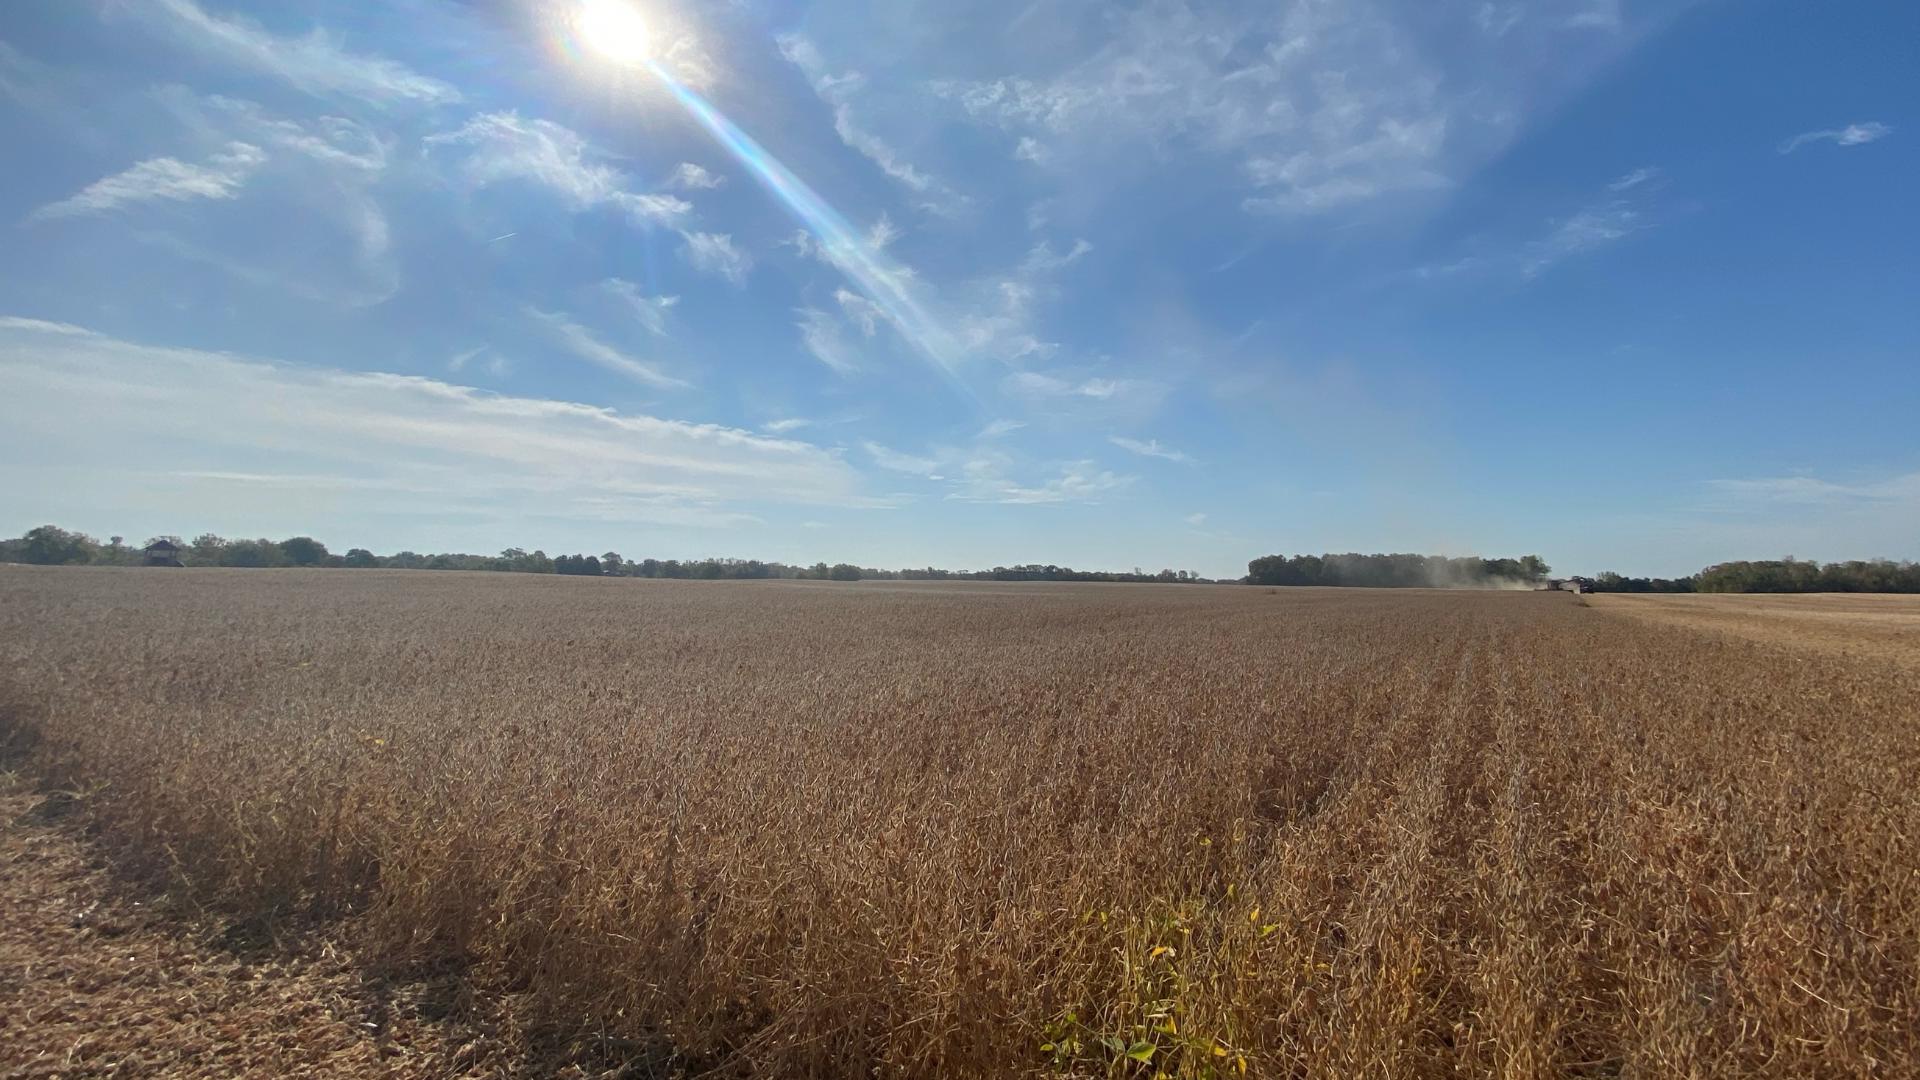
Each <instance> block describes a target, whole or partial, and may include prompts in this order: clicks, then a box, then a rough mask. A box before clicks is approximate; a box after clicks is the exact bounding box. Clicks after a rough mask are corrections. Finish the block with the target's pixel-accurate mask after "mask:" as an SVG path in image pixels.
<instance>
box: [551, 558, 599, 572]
mask: <svg viewBox="0 0 1920 1080" xmlns="http://www.w3.org/2000/svg"><path fill="white" fill-rule="evenodd" d="M553 572H554V573H556V574H572V575H575V576H580V577H599V576H600V573H601V570H600V560H599V559H596V558H594V557H593V556H591V555H562V556H560V557H559V558H557V559H555V560H553Z"/></svg>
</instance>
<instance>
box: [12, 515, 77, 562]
mask: <svg viewBox="0 0 1920 1080" xmlns="http://www.w3.org/2000/svg"><path fill="white" fill-rule="evenodd" d="M20 540H21V544H20V558H21V560H22V561H23V562H29V563H35V564H37V565H40V566H65V565H68V564H71V563H85V562H92V561H93V556H94V551H95V545H94V542H93V538H92V537H90V536H88V535H87V534H86V533H78V532H68V531H67V530H65V529H62V528H60V527H59V526H57V525H41V526H38V527H36V528H32V529H28V530H27V533H26V535H25V536H22V537H21V538H20Z"/></svg>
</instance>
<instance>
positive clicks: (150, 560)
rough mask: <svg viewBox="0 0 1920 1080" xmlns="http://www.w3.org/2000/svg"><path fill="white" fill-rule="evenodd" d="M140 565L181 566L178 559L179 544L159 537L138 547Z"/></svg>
mask: <svg viewBox="0 0 1920 1080" xmlns="http://www.w3.org/2000/svg"><path fill="white" fill-rule="evenodd" d="M140 565H142V566H183V565H185V564H184V563H182V562H181V561H180V545H179V544H176V543H174V542H173V541H171V540H169V539H167V538H166V537H164V536H163V537H161V538H159V539H158V540H155V541H154V542H153V543H151V544H148V545H147V546H146V547H144V548H141V549H140Z"/></svg>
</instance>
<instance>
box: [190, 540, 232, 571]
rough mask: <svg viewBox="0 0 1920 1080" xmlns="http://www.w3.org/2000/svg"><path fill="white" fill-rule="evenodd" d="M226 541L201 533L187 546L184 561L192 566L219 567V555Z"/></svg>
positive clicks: (223, 549)
mask: <svg viewBox="0 0 1920 1080" xmlns="http://www.w3.org/2000/svg"><path fill="white" fill-rule="evenodd" d="M226 547H227V540H226V538H225V537H223V536H219V535H216V534H214V533H201V534H200V535H199V536H196V537H194V538H193V543H192V544H189V545H188V546H187V557H186V559H185V561H186V562H187V563H189V564H191V565H193V566H219V565H220V553H221V552H222V551H225V550H226Z"/></svg>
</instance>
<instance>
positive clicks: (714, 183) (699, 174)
mask: <svg viewBox="0 0 1920 1080" xmlns="http://www.w3.org/2000/svg"><path fill="white" fill-rule="evenodd" d="M667 186H668V187H676V188H679V189H680V190H682V191H712V190H714V189H715V188H723V187H726V186H727V178H726V177H725V176H723V175H721V174H719V173H716V172H709V171H707V170H706V169H704V168H702V167H700V166H698V165H695V164H694V163H693V162H691V161H683V162H681V163H680V165H679V167H678V168H676V169H674V170H673V175H672V176H671V177H669V178H668V180H667Z"/></svg>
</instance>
